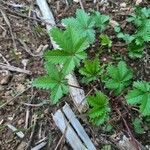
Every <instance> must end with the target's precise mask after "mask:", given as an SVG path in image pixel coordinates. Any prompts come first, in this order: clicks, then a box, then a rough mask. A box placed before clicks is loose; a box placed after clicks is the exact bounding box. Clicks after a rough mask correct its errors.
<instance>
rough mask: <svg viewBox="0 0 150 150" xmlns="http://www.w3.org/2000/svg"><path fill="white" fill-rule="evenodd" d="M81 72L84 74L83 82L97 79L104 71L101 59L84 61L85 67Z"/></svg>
mask: <svg viewBox="0 0 150 150" xmlns="http://www.w3.org/2000/svg"><path fill="white" fill-rule="evenodd" d="M79 72H80V74H82V75H84V77H83V78H82V82H83V83H86V84H88V83H89V82H91V81H95V80H97V79H98V78H99V77H100V75H101V74H102V72H103V68H102V67H101V66H100V62H99V59H97V58H95V59H94V60H86V61H84V67H82V68H80V70H79Z"/></svg>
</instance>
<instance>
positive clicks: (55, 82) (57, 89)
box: [32, 62, 68, 104]
mask: <svg viewBox="0 0 150 150" xmlns="http://www.w3.org/2000/svg"><path fill="white" fill-rule="evenodd" d="M45 70H46V72H47V74H46V75H44V76H41V77H38V78H36V79H34V80H33V82H32V85H33V86H35V87H37V88H41V89H46V90H48V89H50V90H51V96H50V99H51V101H52V103H53V104H56V103H57V102H58V101H59V99H60V98H61V97H62V96H63V95H64V94H67V93H68V86H67V85H68V84H67V80H66V79H65V74H63V72H62V71H58V69H57V68H56V66H54V65H52V64H50V63H48V62H46V63H45Z"/></svg>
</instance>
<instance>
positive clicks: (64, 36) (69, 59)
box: [45, 27, 89, 74]
mask: <svg viewBox="0 0 150 150" xmlns="http://www.w3.org/2000/svg"><path fill="white" fill-rule="evenodd" d="M50 34H51V36H52V37H53V40H54V41H55V42H56V43H57V44H58V45H59V47H60V49H61V50H59V49H58V50H53V51H48V52H46V53H45V59H46V61H48V62H51V63H53V64H61V65H63V70H62V72H63V73H64V74H68V73H70V72H71V71H73V70H74V68H75V67H76V66H79V65H80V61H81V60H83V59H85V58H86V57H87V54H86V52H85V49H86V48H87V47H88V46H89V44H88V42H87V40H86V38H85V37H81V36H80V35H79V34H78V33H77V32H76V31H75V30H74V29H73V28H71V27H69V28H67V29H66V30H65V31H62V30H60V29H58V28H54V29H52V30H51V32H50Z"/></svg>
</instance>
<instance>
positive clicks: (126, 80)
mask: <svg viewBox="0 0 150 150" xmlns="http://www.w3.org/2000/svg"><path fill="white" fill-rule="evenodd" d="M107 76H108V78H107V79H106V80H105V81H104V82H105V86H106V87H107V88H108V89H111V90H113V91H114V94H115V95H116V96H118V95H119V94H121V92H122V91H123V90H124V89H125V88H126V87H127V86H128V85H129V84H130V80H131V79H132V76H133V73H132V71H131V70H130V69H128V67H127V65H126V63H125V62H124V61H120V62H119V63H118V65H117V66H114V65H111V64H110V65H108V67H107Z"/></svg>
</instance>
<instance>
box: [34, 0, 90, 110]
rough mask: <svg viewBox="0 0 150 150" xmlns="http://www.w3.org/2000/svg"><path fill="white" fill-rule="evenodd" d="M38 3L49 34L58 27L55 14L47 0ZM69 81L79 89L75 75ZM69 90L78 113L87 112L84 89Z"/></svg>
mask: <svg viewBox="0 0 150 150" xmlns="http://www.w3.org/2000/svg"><path fill="white" fill-rule="evenodd" d="M36 2H37V4H38V6H39V8H40V10H41V12H42V15H43V20H44V21H46V22H49V24H47V25H46V28H47V31H48V32H49V30H50V29H52V28H53V27H54V26H55V25H56V24H55V20H54V17H53V14H52V12H51V10H50V8H49V7H48V4H47V2H46V0H36ZM50 39H51V43H52V45H53V47H54V49H58V48H59V46H58V45H57V44H56V43H55V42H54V41H53V39H52V37H50ZM67 79H68V84H70V85H75V86H77V87H79V83H78V82H77V79H76V77H75V75H74V74H73V73H72V74H69V75H68V76H67ZM69 89H70V95H71V97H72V100H73V102H74V104H75V106H76V107H77V109H78V111H79V112H82V111H85V110H87V108H88V105H87V102H86V99H85V94H84V91H83V90H82V89H77V88H75V87H71V86H70V87H69Z"/></svg>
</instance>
